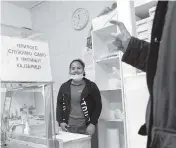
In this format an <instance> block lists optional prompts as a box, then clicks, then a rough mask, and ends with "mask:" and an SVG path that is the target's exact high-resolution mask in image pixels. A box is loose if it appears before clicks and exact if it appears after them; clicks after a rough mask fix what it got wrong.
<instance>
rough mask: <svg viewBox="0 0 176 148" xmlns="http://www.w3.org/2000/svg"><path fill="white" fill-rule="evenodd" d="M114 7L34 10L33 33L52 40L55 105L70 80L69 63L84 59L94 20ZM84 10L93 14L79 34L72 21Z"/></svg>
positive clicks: (92, 4)
mask: <svg viewBox="0 0 176 148" xmlns="http://www.w3.org/2000/svg"><path fill="white" fill-rule="evenodd" d="M111 4H112V2H109V1H66V2H61V1H60V2H58V1H55V2H44V3H42V5H40V6H39V7H37V8H35V9H34V10H32V23H33V24H32V25H33V26H32V27H33V29H34V30H38V31H40V32H43V33H44V34H45V35H46V37H47V38H48V40H49V46H50V56H51V67H52V75H53V80H54V81H55V85H54V87H55V89H56V91H55V92H54V97H55V98H54V99H55V101H56V96H57V92H58V90H59V87H60V84H61V83H63V82H64V81H66V80H67V79H68V67H69V63H70V62H71V61H72V60H73V59H74V58H80V57H82V50H83V49H84V47H85V44H86V37H87V34H88V31H89V29H90V25H91V20H92V19H93V18H94V17H95V16H96V15H98V13H100V11H101V10H102V9H103V8H104V7H105V6H111ZM80 7H82V8H86V9H87V10H88V11H89V14H90V22H89V24H88V25H87V27H86V28H85V29H84V30H82V31H75V30H74V29H73V28H72V22H71V17H72V14H73V12H74V11H75V9H77V8H80Z"/></svg>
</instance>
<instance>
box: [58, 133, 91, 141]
mask: <svg viewBox="0 0 176 148" xmlns="http://www.w3.org/2000/svg"><path fill="white" fill-rule="evenodd" d="M90 138H91V136H90V135H83V134H75V133H69V132H63V131H60V132H59V134H58V135H56V139H58V140H62V141H63V142H64V143H65V142H71V141H75V140H83V139H90Z"/></svg>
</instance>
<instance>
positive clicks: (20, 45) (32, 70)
mask: <svg viewBox="0 0 176 148" xmlns="http://www.w3.org/2000/svg"><path fill="white" fill-rule="evenodd" d="M1 81H18V82H19V81H20V82H50V81H52V76H51V67H50V56H49V48H48V44H47V43H44V42H36V41H31V40H26V39H18V38H12V37H6V36H1Z"/></svg>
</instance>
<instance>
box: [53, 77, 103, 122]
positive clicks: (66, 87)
mask: <svg viewBox="0 0 176 148" xmlns="http://www.w3.org/2000/svg"><path fill="white" fill-rule="evenodd" d="M84 80H85V82H86V86H85V88H84V89H83V91H82V94H81V98H80V105H81V108H82V110H83V113H84V116H85V118H86V121H87V125H88V124H89V123H92V124H94V125H96V124H97V123H98V119H99V116H100V113H101V110H102V102H101V95H100V91H99V89H98V87H97V85H96V84H95V83H94V82H92V81H90V80H88V79H86V78H84ZM71 81H72V80H71V79H70V80H68V81H67V82H65V83H63V84H62V85H61V87H60V90H59V93H58V97H57V106H56V120H57V121H58V123H59V124H60V123H62V122H65V123H67V124H68V119H69V114H70V108H71V90H70V85H71Z"/></svg>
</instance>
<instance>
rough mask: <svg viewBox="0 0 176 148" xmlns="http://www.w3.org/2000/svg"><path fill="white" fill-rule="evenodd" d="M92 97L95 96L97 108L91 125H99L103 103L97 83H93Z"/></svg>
mask: <svg viewBox="0 0 176 148" xmlns="http://www.w3.org/2000/svg"><path fill="white" fill-rule="evenodd" d="M92 95H93V98H94V99H95V105H96V107H95V110H94V111H93V113H92V116H91V117H90V123H92V124H94V125H96V124H97V123H98V119H99V117H100V114H101V110H102V102H101V95H100V91H99V89H98V87H97V85H96V84H95V83H93V87H92Z"/></svg>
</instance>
